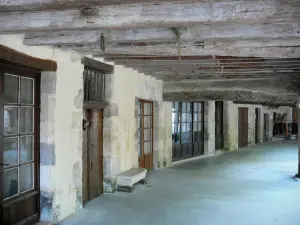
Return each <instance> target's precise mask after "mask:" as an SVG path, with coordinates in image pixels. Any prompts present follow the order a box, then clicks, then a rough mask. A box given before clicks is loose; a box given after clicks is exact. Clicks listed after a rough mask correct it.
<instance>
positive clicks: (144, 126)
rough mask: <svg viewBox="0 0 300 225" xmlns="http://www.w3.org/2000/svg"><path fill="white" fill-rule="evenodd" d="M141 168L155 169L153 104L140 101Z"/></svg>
mask: <svg viewBox="0 0 300 225" xmlns="http://www.w3.org/2000/svg"><path fill="white" fill-rule="evenodd" d="M139 109H140V110H139V125H138V127H139V166H140V167H142V168H146V169H152V168H153V102H152V101H146V100H139Z"/></svg>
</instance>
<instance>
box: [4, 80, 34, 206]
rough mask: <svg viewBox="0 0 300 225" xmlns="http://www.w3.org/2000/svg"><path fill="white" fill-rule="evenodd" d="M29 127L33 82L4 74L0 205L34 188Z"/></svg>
mask: <svg viewBox="0 0 300 225" xmlns="http://www.w3.org/2000/svg"><path fill="white" fill-rule="evenodd" d="M26 89H28V92H26ZM22 92H23V93H22ZM21 93H22V94H21ZM33 127H34V79H32V78H27V77H20V76H16V75H12V74H4V138H3V142H4V155H3V158H4V164H5V165H4V189H3V190H4V201H5V200H8V199H9V198H11V197H14V196H16V195H20V194H22V193H24V192H26V191H30V190H32V189H33V188H34V175H33V174H34V166H33V164H34V154H33V152H34V147H33V146H34V129H33Z"/></svg>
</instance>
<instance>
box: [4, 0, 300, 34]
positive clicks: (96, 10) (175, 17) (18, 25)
mask: <svg viewBox="0 0 300 225" xmlns="http://www.w3.org/2000/svg"><path fill="white" fill-rule="evenodd" d="M298 3H299V2H298ZM298 3H297V1H295V0H268V1H263V0H260V1H230V2H212V3H184V4H159V5H157V4H152V5H120V6H103V7H92V8H84V9H74V10H61V11H38V12H11V13H1V15H0V31H1V32H2V33H3V32H24V31H30V30H31V31H43V30H44V31H45V30H61V29H67V30H68V29H96V28H107V29H125V28H145V27H180V26H187V24H197V23H202V24H203V23H214V24H215V23H219V24H220V23H232V22H239V23H244V24H253V23H262V22H263V23H291V22H295V23H297V22H299V19H300V6H299V4H298Z"/></svg>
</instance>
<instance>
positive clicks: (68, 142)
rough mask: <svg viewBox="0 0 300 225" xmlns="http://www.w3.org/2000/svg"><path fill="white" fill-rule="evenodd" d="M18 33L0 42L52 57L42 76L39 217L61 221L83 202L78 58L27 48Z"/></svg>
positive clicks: (55, 50) (73, 54)
mask: <svg viewBox="0 0 300 225" xmlns="http://www.w3.org/2000/svg"><path fill="white" fill-rule="evenodd" d="M22 42H23V35H0V44H2V45H5V46H7V47H10V48H12V49H15V50H17V51H20V52H22V53H25V54H27V55H30V56H33V57H37V58H42V59H52V60H54V61H56V62H57V66H58V68H57V72H56V73H54V72H43V73H42V76H41V121H40V143H41V144H40V151H41V152H40V155H41V156H40V158H41V167H40V170H41V171H40V172H41V178H40V187H41V220H46V221H60V220H62V219H64V218H66V217H67V216H69V215H70V214H72V213H74V212H75V211H76V210H78V209H79V208H81V207H82V104H83V91H82V89H83V80H82V74H83V73H82V72H83V66H82V65H81V61H80V60H81V57H80V55H78V54H75V53H72V52H65V51H61V50H59V49H53V48H50V47H28V46H24V45H23V44H22Z"/></svg>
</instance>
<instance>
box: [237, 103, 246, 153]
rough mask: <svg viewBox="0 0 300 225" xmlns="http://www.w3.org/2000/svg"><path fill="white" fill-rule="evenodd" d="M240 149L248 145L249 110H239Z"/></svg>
mask: <svg viewBox="0 0 300 225" xmlns="http://www.w3.org/2000/svg"><path fill="white" fill-rule="evenodd" d="M238 123H239V125H238V127H239V135H238V138H239V148H242V147H245V146H247V145H248V108H239V120H238Z"/></svg>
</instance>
